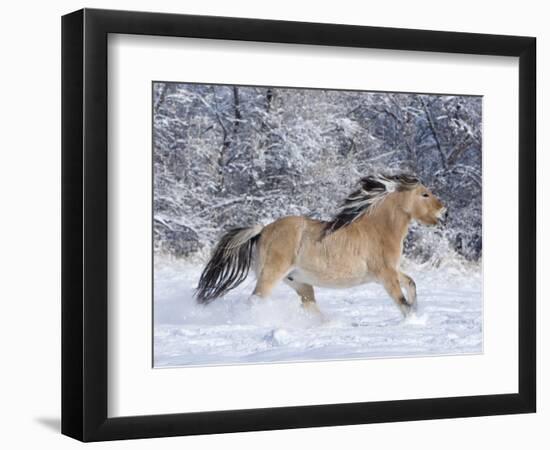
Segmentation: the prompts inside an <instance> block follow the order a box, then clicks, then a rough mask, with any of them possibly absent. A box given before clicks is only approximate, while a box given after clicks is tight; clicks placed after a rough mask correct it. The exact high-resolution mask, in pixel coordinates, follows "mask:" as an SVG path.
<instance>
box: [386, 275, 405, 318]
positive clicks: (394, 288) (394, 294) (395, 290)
mask: <svg viewBox="0 0 550 450" xmlns="http://www.w3.org/2000/svg"><path fill="white" fill-rule="evenodd" d="M400 277H401V274H400V273H399V272H397V271H396V270H393V269H389V270H385V271H384V272H382V273H381V274H380V278H381V281H382V284H383V285H384V288H385V289H386V292H387V293H388V294H389V296H390V297H391V298H392V299H393V301H394V302H395V304H396V305H397V307H398V308H399V310H400V311H401V313H402V314H403V316H404V317H407V316H408V315H409V314H410V313H411V312H412V306H411V304H410V303H409V302H408V301H407V299H406V298H405V296H404V295H403V291H402V290H401V284H400V283H399V279H400Z"/></svg>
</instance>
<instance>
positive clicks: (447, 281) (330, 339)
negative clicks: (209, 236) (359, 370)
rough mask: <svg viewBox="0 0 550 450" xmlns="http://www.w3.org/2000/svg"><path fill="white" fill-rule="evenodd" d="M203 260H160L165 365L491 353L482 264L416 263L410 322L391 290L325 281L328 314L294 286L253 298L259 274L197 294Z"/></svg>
mask: <svg viewBox="0 0 550 450" xmlns="http://www.w3.org/2000/svg"><path fill="white" fill-rule="evenodd" d="M201 268H202V266H201V265H200V264H196V265H191V264H189V263H182V262H174V261H168V260H164V261H160V262H159V261H157V264H156V266H155V289H154V291H155V298H154V327H155V328H154V361H155V367H171V366H188V365H213V364H238V363H246V364H250V363H260V362H281V361H311V360H327V359H349V358H383V357H399V356H421V355H452V354H464V353H480V352H482V349H483V347H482V345H483V342H482V341H483V337H482V336H483V335H482V324H483V311H482V307H483V303H482V277H481V270H480V268H479V266H473V267H468V268H465V267H464V266H463V265H459V264H454V265H447V266H444V267H441V268H438V269H433V268H429V269H427V268H422V267H419V266H410V265H409V266H408V267H406V269H407V270H406V272H408V273H409V274H410V275H411V276H412V277H413V278H414V279H415V281H416V284H417V289H418V312H417V314H416V316H414V317H411V318H409V319H407V320H403V319H402V318H401V315H400V312H399V310H398V309H397V307H396V306H395V305H394V303H393V301H392V300H391V299H390V298H389V297H388V295H387V294H386V293H385V291H384V290H383V288H382V287H381V286H379V285H377V284H368V285H364V286H359V287H355V288H350V289H343V290H332V289H322V288H316V296H317V302H318V304H319V308H320V309H321V311H322V312H323V314H324V316H325V318H326V320H325V321H321V320H319V318H317V317H312V316H310V315H308V313H307V312H305V311H304V310H303V309H302V308H301V306H300V301H299V300H298V297H297V296H296V294H295V293H294V291H292V290H291V289H290V288H288V287H287V286H285V285H281V286H279V287H277V288H276V290H275V291H274V293H273V295H272V298H271V299H269V300H267V301H265V302H263V303H261V304H252V305H250V304H249V303H248V301H247V300H248V297H249V295H250V293H251V291H252V289H253V287H254V281H255V280H254V277H253V276H249V277H248V279H247V280H246V281H245V282H244V283H243V284H242V285H241V286H239V287H238V288H237V289H235V290H234V291H232V292H230V293H229V294H228V295H227V296H226V297H225V298H223V299H218V300H215V301H214V302H213V303H211V304H209V305H207V306H202V305H197V304H196V303H195V300H194V299H193V289H194V287H195V286H196V283H197V280H198V278H199V276H200V270H201Z"/></svg>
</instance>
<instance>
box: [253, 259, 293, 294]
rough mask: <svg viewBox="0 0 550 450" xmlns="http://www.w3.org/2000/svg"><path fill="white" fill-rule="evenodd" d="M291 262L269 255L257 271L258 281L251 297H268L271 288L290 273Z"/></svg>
mask: <svg viewBox="0 0 550 450" xmlns="http://www.w3.org/2000/svg"><path fill="white" fill-rule="evenodd" d="M291 264H292V260H291V258H290V257H288V258H287V257H282V255H277V254H271V255H268V257H267V258H266V259H265V261H263V264H262V267H261V268H260V269H259V270H258V274H257V277H258V281H257V282H256V287H255V288H254V292H253V293H252V296H254V297H260V298H266V297H269V294H271V291H272V290H273V288H274V287H275V286H276V285H277V283H279V282H280V281H281V280H282V279H283V278H284V277H285V276H286V275H287V274H288V272H289V271H290V269H291Z"/></svg>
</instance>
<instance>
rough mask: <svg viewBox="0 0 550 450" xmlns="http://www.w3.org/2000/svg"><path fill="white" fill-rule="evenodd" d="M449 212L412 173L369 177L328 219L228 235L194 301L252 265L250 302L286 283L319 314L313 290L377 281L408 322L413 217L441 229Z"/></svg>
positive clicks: (228, 285) (210, 296) (292, 219)
mask: <svg viewBox="0 0 550 450" xmlns="http://www.w3.org/2000/svg"><path fill="white" fill-rule="evenodd" d="M446 215H447V209H446V207H445V206H444V205H443V203H442V202H441V201H440V200H439V199H438V198H437V197H436V196H435V195H434V194H433V193H432V192H431V191H430V190H429V189H428V188H427V187H426V186H424V185H423V184H422V183H421V181H420V180H419V178H417V177H416V176H414V175H411V174H398V175H387V174H376V175H371V176H366V177H364V178H361V180H360V181H359V186H358V188H357V189H356V190H355V191H353V192H352V193H351V194H349V195H348V197H347V198H346V199H345V200H344V201H343V203H342V204H341V205H340V208H339V209H338V210H337V212H336V214H335V215H334V217H333V218H332V219H331V220H329V221H322V220H316V219H312V218H309V217H306V216H286V217H282V218H280V219H277V220H275V221H274V222H272V223H270V224H269V225H267V226H262V225H253V226H251V227H245V228H236V229H233V230H230V231H229V232H227V233H226V234H225V235H224V236H223V237H222V238H221V239H220V241H219V242H218V244H217V245H216V247H215V248H214V251H213V253H212V256H211V258H210V260H209V261H208V263H207V264H206V266H205V267H204V270H203V272H202V274H201V276H200V280H199V283H198V286H197V289H196V291H195V297H196V299H197V301H198V303H200V304H207V303H209V302H211V301H212V300H214V299H216V298H219V297H222V296H223V295H224V294H226V293H227V292H228V291H230V290H231V289H234V288H235V287H237V286H238V285H239V284H241V283H242V282H243V281H244V280H245V279H246V277H247V276H248V273H249V270H250V268H251V267H252V268H253V270H254V272H255V274H256V279H257V281H256V286H255V288H254V291H253V292H252V296H251V297H250V298H251V299H253V300H255V301H261V299H265V298H266V297H268V296H269V294H270V293H271V291H272V290H273V288H274V287H275V286H276V285H277V284H278V283H280V282H281V281H282V282H284V283H286V284H287V285H289V286H290V287H291V288H293V289H294V290H295V291H296V293H297V294H298V295H299V297H300V299H301V303H302V306H303V307H304V308H305V309H306V310H308V311H310V312H312V313H315V314H320V315H321V316H322V314H321V312H320V310H319V308H318V306H317V303H316V300H315V293H314V289H313V288H314V286H315V287H326V288H349V287H352V286H358V285H362V284H365V283H369V282H378V283H380V284H382V286H383V287H384V288H385V290H386V292H387V293H388V295H389V296H390V297H391V298H392V299H393V301H394V302H395V304H396V305H397V307H398V308H399V310H400V311H401V313H402V315H403V316H404V317H407V316H409V315H410V314H412V313H413V312H414V311H416V309H417V299H416V284H415V282H414V280H413V279H412V278H411V277H410V276H409V275H407V274H405V273H404V272H403V271H401V268H400V262H401V256H402V252H403V241H404V239H405V237H406V235H407V233H408V229H409V225H410V223H411V221H413V220H416V221H417V222H420V223H422V224H425V225H437V224H438V223H440V222H442V221H444V219H445V218H446ZM403 291H406V293H407V296H405V295H404V293H403Z"/></svg>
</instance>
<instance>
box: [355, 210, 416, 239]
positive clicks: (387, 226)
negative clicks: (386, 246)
mask: <svg viewBox="0 0 550 450" xmlns="http://www.w3.org/2000/svg"><path fill="white" fill-rule="evenodd" d="M363 221H364V222H365V225H367V226H368V227H374V228H375V229H376V230H377V231H378V232H379V233H380V234H381V235H383V236H384V239H385V240H389V241H395V243H396V244H399V245H401V243H402V242H403V239H405V236H406V235H407V232H408V231H409V225H410V223H411V217H410V216H409V215H408V214H407V213H406V212H405V211H403V210H402V209H401V208H399V207H397V206H396V205H394V204H392V202H384V203H382V204H381V205H378V206H377V207H376V208H375V209H374V210H373V211H372V212H370V214H367V215H365V217H364V218H363Z"/></svg>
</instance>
